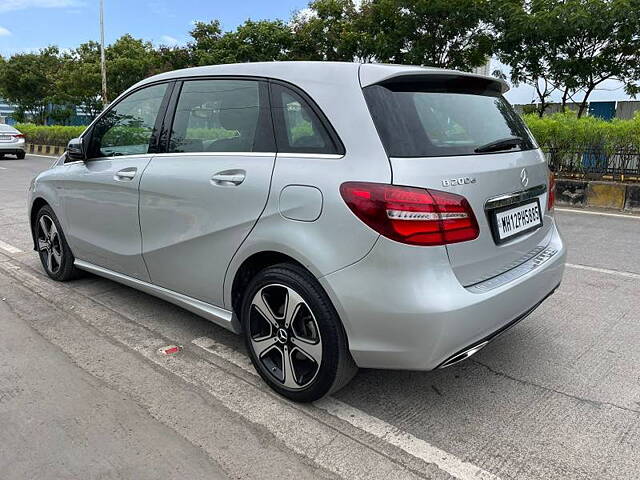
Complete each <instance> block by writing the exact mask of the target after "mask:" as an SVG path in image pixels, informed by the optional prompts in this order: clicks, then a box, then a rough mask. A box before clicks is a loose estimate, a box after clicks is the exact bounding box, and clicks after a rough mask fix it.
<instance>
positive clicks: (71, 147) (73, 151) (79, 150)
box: [67, 138, 87, 161]
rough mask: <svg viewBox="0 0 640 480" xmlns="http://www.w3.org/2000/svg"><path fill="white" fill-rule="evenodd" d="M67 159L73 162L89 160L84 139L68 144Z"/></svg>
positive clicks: (72, 140) (77, 139)
mask: <svg viewBox="0 0 640 480" xmlns="http://www.w3.org/2000/svg"><path fill="white" fill-rule="evenodd" d="M67 157H68V158H70V159H72V160H82V161H84V160H86V159H87V155H86V152H85V151H84V143H83V142H82V138H73V139H71V140H70V141H69V143H68V144H67Z"/></svg>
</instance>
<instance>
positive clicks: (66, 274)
mask: <svg viewBox="0 0 640 480" xmlns="http://www.w3.org/2000/svg"><path fill="white" fill-rule="evenodd" d="M43 223H44V225H43ZM51 223H53V225H54V227H55V235H47V233H46V230H47V227H49V229H48V230H49V232H51V231H52V230H51V228H50V225H51ZM33 230H34V237H35V239H36V248H37V249H38V255H39V256H40V261H41V262H42V266H43V268H44V270H45V272H47V275H49V277H51V278H52V279H54V280H57V281H58V282H66V281H68V280H72V279H74V278H77V277H78V276H79V275H80V270H78V269H77V268H76V267H75V266H74V264H73V262H74V260H75V258H74V257H73V253H71V249H70V248H69V244H68V243H67V240H66V238H65V236H64V232H63V231H62V227H61V226H60V222H58V217H56V214H55V213H53V210H52V209H51V207H49V205H44V206H43V207H42V208H41V209H40V210H39V211H38V214H37V215H36V221H35V223H34V225H33ZM43 241H44V242H46V244H47V245H48V248H43V247H44V246H43V244H42V242H43ZM54 253H57V254H59V258H60V259H59V260H56V255H55V254H54Z"/></svg>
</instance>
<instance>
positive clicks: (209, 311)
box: [74, 259, 241, 333]
mask: <svg viewBox="0 0 640 480" xmlns="http://www.w3.org/2000/svg"><path fill="white" fill-rule="evenodd" d="M74 265H75V266H76V267H77V268H79V269H80V270H86V271H87V272H90V273H93V274H95V275H98V276H100V277H105V278H108V279H109V280H113V281H114V282H118V283H122V284H123V285H127V286H128V287H132V288H135V289H136V290H140V291H143V292H145V293H148V294H149V295H153V296H155V297H158V298H161V299H163V300H166V301H167V302H170V303H173V304H175V305H178V306H179V307H182V308H184V309H185V310H189V311H190V312H193V313H195V314H196V315H199V316H201V317H203V318H206V319H207V320H209V321H211V322H213V323H215V324H217V325H220V326H221V327H223V328H226V329H227V330H231V331H232V332H234V333H240V332H241V328H240V322H239V321H238V319H237V318H236V316H235V315H234V314H233V313H232V312H230V311H229V310H225V309H224V308H220V307H216V306H215V305H211V304H209V303H205V302H203V301H200V300H197V299H195V298H192V297H188V296H187V295H183V294H181V293H177V292H174V291H172V290H169V289H167V288H163V287H159V286H157V285H153V284H151V283H148V282H144V281H142V280H138V279H137V278H133V277H129V276H127V275H123V274H121V273H117V272H114V271H112V270H108V269H106V268H102V267H99V266H97V265H93V264H92V263H89V262H84V261H82V260H77V259H76V261H75V262H74Z"/></svg>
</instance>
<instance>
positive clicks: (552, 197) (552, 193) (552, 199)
mask: <svg viewBox="0 0 640 480" xmlns="http://www.w3.org/2000/svg"><path fill="white" fill-rule="evenodd" d="M555 203H556V176H555V175H554V174H553V172H549V198H548V199H547V210H553V206H554V205H555Z"/></svg>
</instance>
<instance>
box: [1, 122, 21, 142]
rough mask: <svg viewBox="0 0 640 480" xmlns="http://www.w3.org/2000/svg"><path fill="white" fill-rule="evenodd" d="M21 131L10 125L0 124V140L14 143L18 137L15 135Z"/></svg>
mask: <svg viewBox="0 0 640 480" xmlns="http://www.w3.org/2000/svg"><path fill="white" fill-rule="evenodd" d="M19 133H20V132H18V131H17V130H15V129H13V128H11V127H8V126H0V142H1V143H14V142H16V140H17V138H16V137H15V135H18V134H19Z"/></svg>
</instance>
